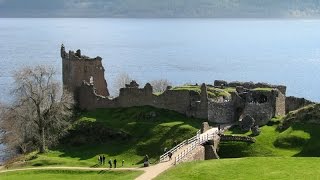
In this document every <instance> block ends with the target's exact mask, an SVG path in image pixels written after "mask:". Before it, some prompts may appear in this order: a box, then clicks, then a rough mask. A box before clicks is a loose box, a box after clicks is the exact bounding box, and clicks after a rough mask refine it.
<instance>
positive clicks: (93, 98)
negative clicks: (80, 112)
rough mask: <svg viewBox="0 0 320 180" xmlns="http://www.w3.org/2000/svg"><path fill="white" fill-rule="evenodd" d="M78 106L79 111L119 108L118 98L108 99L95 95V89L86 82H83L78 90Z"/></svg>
mask: <svg viewBox="0 0 320 180" xmlns="http://www.w3.org/2000/svg"><path fill="white" fill-rule="evenodd" d="M78 104H79V108H80V109H86V110H93V109H97V108H116V107H119V102H118V98H114V99H109V97H105V96H101V95H99V94H97V92H96V89H95V87H94V86H93V85H92V84H89V83H87V82H83V84H82V85H81V87H80V88H79V98H78Z"/></svg>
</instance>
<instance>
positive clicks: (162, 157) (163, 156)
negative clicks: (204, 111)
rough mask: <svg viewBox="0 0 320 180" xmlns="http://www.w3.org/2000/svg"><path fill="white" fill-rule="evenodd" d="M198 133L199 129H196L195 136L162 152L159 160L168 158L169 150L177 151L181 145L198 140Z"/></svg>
mask: <svg viewBox="0 0 320 180" xmlns="http://www.w3.org/2000/svg"><path fill="white" fill-rule="evenodd" d="M200 134H201V131H200V130H199V131H197V134H196V135H195V136H193V137H192V138H190V139H187V140H184V141H182V142H181V143H180V144H178V145H176V146H175V147H173V148H172V149H170V150H169V151H167V152H165V153H164V154H162V155H161V156H160V162H164V161H165V160H166V159H168V158H169V156H168V154H169V153H170V152H171V153H172V154H173V153H175V152H177V151H178V150H179V149H181V148H182V147H183V146H185V145H188V144H191V143H193V142H196V141H198V139H199V137H200Z"/></svg>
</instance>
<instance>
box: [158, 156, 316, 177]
mask: <svg viewBox="0 0 320 180" xmlns="http://www.w3.org/2000/svg"><path fill="white" fill-rule="evenodd" d="M319 163H320V158H294V157H286V158H284V157H280V158H279V157H269V158H263V157H259V158H257V157H256V158H237V159H220V160H210V161H199V162H190V163H184V164H181V165H178V166H176V167H174V168H172V169H170V170H168V171H166V172H164V173H163V174H161V175H160V176H158V177H157V178H156V179H157V180H165V179H168V180H169V179H176V180H178V179H197V180H198V179H223V180H224V179H317V178H318V177H319V176H320V169H319V168H316V167H317V166H318V164H319Z"/></svg>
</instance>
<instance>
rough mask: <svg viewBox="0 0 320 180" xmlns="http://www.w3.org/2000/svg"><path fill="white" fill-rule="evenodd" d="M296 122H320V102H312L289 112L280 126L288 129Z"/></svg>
mask: <svg viewBox="0 0 320 180" xmlns="http://www.w3.org/2000/svg"><path fill="white" fill-rule="evenodd" d="M294 123H311V124H320V104H311V105H308V106H305V107H303V108H300V109H298V110H296V111H291V112H289V113H288V114H287V115H286V116H285V117H284V119H283V122H282V123H281V126H280V128H281V129H287V128H289V127H290V126H291V125H292V124H294Z"/></svg>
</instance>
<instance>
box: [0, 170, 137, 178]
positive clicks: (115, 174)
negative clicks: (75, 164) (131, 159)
mask: <svg viewBox="0 0 320 180" xmlns="http://www.w3.org/2000/svg"><path fill="white" fill-rule="evenodd" d="M140 174H142V171H84V170H78V171H76V170H26V171H16V172H7V173H0V179H1V180H16V179H20V180H38V179H39V180H43V179H45V180H55V179H59V180H60V179H77V180H79V179H80V180H81V179H83V180H87V179H92V180H100V179H117V180H129V179H135V178H136V177H138V176H139V175H140Z"/></svg>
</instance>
